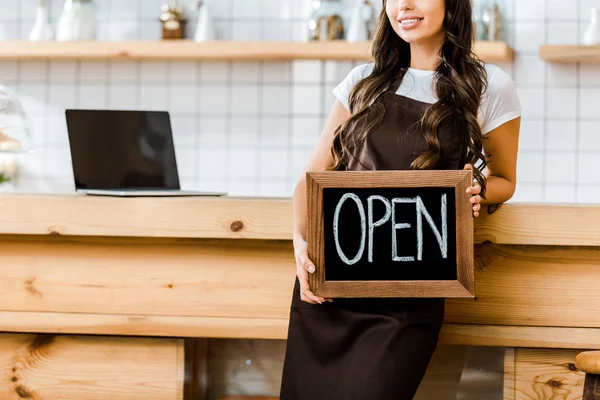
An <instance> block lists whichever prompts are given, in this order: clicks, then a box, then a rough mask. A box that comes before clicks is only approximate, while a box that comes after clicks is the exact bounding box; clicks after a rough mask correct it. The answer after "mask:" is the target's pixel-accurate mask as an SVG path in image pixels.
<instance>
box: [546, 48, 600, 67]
mask: <svg viewBox="0 0 600 400" xmlns="http://www.w3.org/2000/svg"><path fill="white" fill-rule="evenodd" d="M539 53H540V58H541V59H542V60H545V61H549V62H553V63H563V64H567V63H569V64H575V63H600V46H563V45H542V46H541V47H540V51H539Z"/></svg>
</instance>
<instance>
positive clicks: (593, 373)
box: [575, 351, 600, 400]
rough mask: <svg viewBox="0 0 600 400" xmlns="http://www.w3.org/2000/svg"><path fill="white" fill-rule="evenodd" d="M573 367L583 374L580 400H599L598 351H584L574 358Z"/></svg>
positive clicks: (599, 361)
mask: <svg viewBox="0 0 600 400" xmlns="http://www.w3.org/2000/svg"><path fill="white" fill-rule="evenodd" d="M575 366H576V367H577V369H578V370H580V371H582V372H585V383H584V385H583V397H582V398H581V400H600V351H584V352H583V353H579V354H578V355H577V357H575Z"/></svg>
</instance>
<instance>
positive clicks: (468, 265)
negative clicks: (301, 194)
mask: <svg viewBox="0 0 600 400" xmlns="http://www.w3.org/2000/svg"><path fill="white" fill-rule="evenodd" d="M472 182H473V177H472V172H471V171H360V172H359V171H343V172H342V171H331V172H310V173H308V174H307V203H308V226H307V233H308V235H307V236H308V246H309V248H308V255H309V258H310V259H311V260H312V261H313V263H314V264H315V267H316V272H315V273H314V274H310V275H309V283H310V287H311V289H312V290H313V291H314V292H315V293H316V294H317V295H319V296H323V297H329V298H335V297H473V296H474V262H473V215H472V209H471V203H470V202H469V198H470V196H469V195H468V193H467V192H466V190H467V188H468V187H470V186H471V185H472Z"/></svg>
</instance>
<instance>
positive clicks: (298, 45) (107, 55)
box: [0, 40, 514, 62]
mask: <svg viewBox="0 0 600 400" xmlns="http://www.w3.org/2000/svg"><path fill="white" fill-rule="evenodd" d="M369 46H370V42H358V43H348V42H344V41H331V42H309V43H302V42H237V41H236V42H233V41H216V42H205V43H195V42H193V41H190V40H183V41H135V42H41V43H31V42H25V41H22V42H18V41H17V42H0V60H74V59H76V60H266V61H277V60H293V59H298V60H301V59H320V60H368V59H369V58H370V50H369ZM475 52H476V53H477V54H478V56H479V57H480V58H481V59H483V60H484V61H488V62H504V61H511V60H512V59H513V57H514V53H513V50H512V49H511V48H510V47H509V46H508V45H507V44H506V43H503V42H477V43H476V45H475Z"/></svg>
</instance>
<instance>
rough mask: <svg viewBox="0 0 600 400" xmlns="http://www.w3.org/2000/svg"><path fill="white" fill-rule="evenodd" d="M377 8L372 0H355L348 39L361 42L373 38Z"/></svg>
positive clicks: (347, 34)
mask: <svg viewBox="0 0 600 400" xmlns="http://www.w3.org/2000/svg"><path fill="white" fill-rule="evenodd" d="M376 23H377V21H376V19H375V8H374V7H373V3H371V0H355V5H354V7H353V9H352V15H351V17H350V22H349V23H348V30H347V33H346V40H347V41H348V42H359V41H366V40H371V39H372V38H373V35H374V33H375V28H376Z"/></svg>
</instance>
